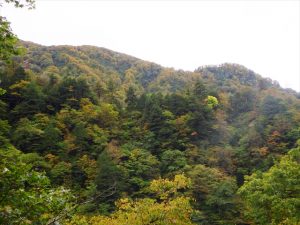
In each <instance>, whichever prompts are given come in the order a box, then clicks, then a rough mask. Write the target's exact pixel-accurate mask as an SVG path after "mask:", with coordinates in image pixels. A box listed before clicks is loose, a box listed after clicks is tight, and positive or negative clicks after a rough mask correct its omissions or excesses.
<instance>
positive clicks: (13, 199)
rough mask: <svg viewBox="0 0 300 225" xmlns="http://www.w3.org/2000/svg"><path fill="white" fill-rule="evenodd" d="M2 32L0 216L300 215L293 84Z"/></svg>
mask: <svg viewBox="0 0 300 225" xmlns="http://www.w3.org/2000/svg"><path fill="white" fill-rule="evenodd" d="M29 2H30V1H29ZM0 34H1V38H2V39H0V41H1V45H0V46H1V54H0V59H1V61H0V112H1V113H0V224H3V225H14V224H16V225H19V224H20V225H25V224H34V225H42V224H47V225H50V224H55V225H57V224H61V225H150V224H156V225H189V224H190V225H197V224H199V225H252V224H257V225H268V224H273V225H278V224H280V225H298V224H300V94H299V93H297V92H295V91H293V90H290V89H283V88H281V87H280V86H279V84H278V83H277V82H276V81H272V80H271V79H268V78H263V77H261V76H260V75H258V74H256V73H255V72H253V71H251V70H249V69H247V68H245V67H243V66H241V65H237V64H222V65H218V66H205V67H199V68H198V69H196V70H195V71H193V72H191V71H183V70H175V69H173V68H165V67H162V66H160V65H157V64H155V63H151V62H146V61H143V60H140V59H137V58H134V57H131V56H128V55H125V54H121V53H118V52H114V51H111V50H108V49H104V48H98V47H93V46H49V47H46V46H42V45H38V44H35V43H31V42H25V41H19V42H18V43H17V41H16V40H15V37H14V36H13V35H12V36H9V35H7V34H12V33H11V31H10V28H9V24H8V23H7V21H5V20H3V18H1V30H0ZM3 37H5V38H3ZM4 40H5V41H4ZM16 46H17V47H16ZM19 49H22V51H20V52H23V53H21V54H20V52H19Z"/></svg>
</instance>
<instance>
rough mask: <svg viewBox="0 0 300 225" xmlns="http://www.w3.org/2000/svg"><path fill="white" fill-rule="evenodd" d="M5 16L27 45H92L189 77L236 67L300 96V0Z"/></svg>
mask: <svg viewBox="0 0 300 225" xmlns="http://www.w3.org/2000/svg"><path fill="white" fill-rule="evenodd" d="M1 1H2V2H3V0H0V2H1ZM0 15H2V16H6V17H7V19H8V20H9V21H10V22H11V27H12V29H13V32H14V33H16V34H17V35H18V37H19V38H20V39H22V40H26V41H32V42H35V43H39V44H43V45H62V44H67V45H95V46H99V47H105V48H108V49H111V50H114V51H118V52H122V53H126V54H129V55H132V56H135V57H138V58H141V59H144V60H148V61H151V62H155V63H158V64H160V65H162V66H166V67H173V68H175V69H183V70H190V71H193V70H194V69H196V68H198V67H199V66H204V65H218V64H222V63H225V62H228V63H238V64H241V65H244V66H246V67H247V68H249V69H251V70H254V71H255V72H256V73H258V74H260V75H262V76H263V77H270V78H271V79H274V80H277V81H279V83H280V84H281V86H283V87H285V88H292V89H294V90H297V91H300V44H299V43H300V1H299V0H274V1H272V0H260V1H259V0H251V1H250V0H248V1H243V0H232V1H227V0H220V1H218V0H210V1H205V0H198V1H196V0H194V1H188V0H185V1H180V0H176V1H172V0H165V1H158V0H153V1H145V0H139V1H138V0H134V1H126V0H121V1H117V0H110V1H104V0H93V1H92V0H91V1H88V0H84V1H83V0H66V1H63V0H36V9H35V10H25V9H15V8H14V7H13V6H12V5H7V4H4V5H3V7H2V8H0Z"/></svg>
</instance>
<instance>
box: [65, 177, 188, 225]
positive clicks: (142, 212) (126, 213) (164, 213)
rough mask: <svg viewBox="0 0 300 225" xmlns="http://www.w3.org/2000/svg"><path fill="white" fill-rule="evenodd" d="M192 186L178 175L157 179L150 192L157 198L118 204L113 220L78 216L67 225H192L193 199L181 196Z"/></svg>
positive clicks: (112, 216)
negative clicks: (191, 203)
mask: <svg viewBox="0 0 300 225" xmlns="http://www.w3.org/2000/svg"><path fill="white" fill-rule="evenodd" d="M190 184H191V181H190V179H188V178H186V177H185V176H184V175H176V176H175V178H174V180H172V181H171V180H169V179H158V180H153V181H152V182H151V184H150V187H149V191H150V192H152V193H153V194H155V195H156V198H143V199H138V200H131V199H129V198H123V199H120V200H119V201H118V202H116V206H117V211H116V212H115V213H113V214H112V215H111V216H93V217H87V216H80V215H76V216H75V217H74V218H73V219H72V220H69V221H67V222H66V223H65V224H66V225H108V224H109V225H133V224H134V225H148V224H151V225H193V223H192V222H191V220H190V217H191V213H192V211H193V210H192V207H191V205H190V199H189V198H187V197H185V196H184V195H183V194H182V191H183V190H185V189H187V188H188V187H189V186H190Z"/></svg>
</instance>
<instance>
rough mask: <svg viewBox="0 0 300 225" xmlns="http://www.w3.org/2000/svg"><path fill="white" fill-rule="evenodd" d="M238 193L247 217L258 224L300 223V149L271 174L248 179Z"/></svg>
mask: <svg viewBox="0 0 300 225" xmlns="http://www.w3.org/2000/svg"><path fill="white" fill-rule="evenodd" d="M239 194H240V195H241V197H242V199H243V200H244V203H245V207H246V211H245V214H246V216H248V217H249V218H250V219H252V220H253V221H254V222H255V224H259V225H267V224H272V225H273V224H274V225H275V224H282V225H283V224H285V225H294V224H299V222H300V148H299V147H298V148H296V149H293V150H291V151H290V152H289V153H288V155H286V156H283V157H282V159H281V160H280V161H279V162H277V163H276V164H275V165H274V166H272V167H271V168H270V169H269V170H268V171H266V172H264V173H262V172H256V173H254V174H252V175H251V176H248V177H246V181H245V184H244V185H243V186H242V187H241V188H240V189H239Z"/></svg>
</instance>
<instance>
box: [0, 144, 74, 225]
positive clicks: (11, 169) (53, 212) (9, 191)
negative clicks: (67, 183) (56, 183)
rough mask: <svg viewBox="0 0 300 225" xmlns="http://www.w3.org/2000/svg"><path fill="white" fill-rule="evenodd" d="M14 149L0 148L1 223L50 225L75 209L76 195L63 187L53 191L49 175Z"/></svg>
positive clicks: (6, 224)
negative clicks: (67, 210)
mask: <svg viewBox="0 0 300 225" xmlns="http://www.w3.org/2000/svg"><path fill="white" fill-rule="evenodd" d="M21 156H22V154H21V153H20V152H19V151H17V150H16V149H14V148H13V147H10V148H5V149H2V148H0V171H1V173H0V199H1V201H0V223H1V224H3V225H25V224H33V225H39V224H46V222H47V221H48V220H50V219H51V218H52V217H55V216H57V215H58V214H60V212H61V211H62V210H66V209H68V208H69V207H71V199H72V195H71V194H70V192H69V191H68V190H66V189H64V188H63V187H60V188H57V189H53V188H51V186H50V181H49V179H48V178H47V177H46V176H45V174H43V173H40V172H36V171H34V170H33V168H32V165H31V164H29V163H24V162H22V161H21V160H20V157H21Z"/></svg>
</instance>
